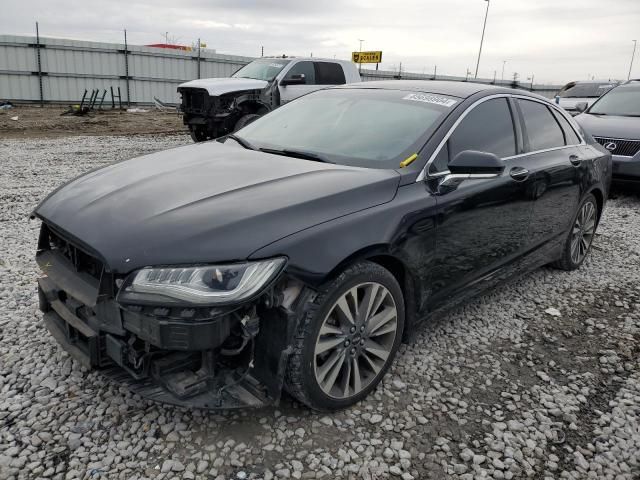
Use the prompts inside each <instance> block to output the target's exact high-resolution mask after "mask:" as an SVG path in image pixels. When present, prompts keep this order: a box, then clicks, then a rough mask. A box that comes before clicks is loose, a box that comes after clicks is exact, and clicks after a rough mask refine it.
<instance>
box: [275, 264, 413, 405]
mask: <svg viewBox="0 0 640 480" xmlns="http://www.w3.org/2000/svg"><path fill="white" fill-rule="evenodd" d="M303 315H304V316H303V318H302V319H301V321H300V325H299V327H298V332H297V335H296V338H295V340H294V353H293V354H292V356H291V357H290V360H289V366H288V370H287V377H286V389H287V391H288V392H289V393H290V394H292V395H293V396H294V397H296V398H297V399H298V400H300V401H301V402H303V403H305V404H306V405H308V406H310V407H311V408H314V409H317V410H336V409H340V408H345V407H348V406H349V405H352V404H354V403H356V402H358V401H360V400H362V399H363V398H364V397H366V396H367V395H368V394H369V393H370V392H371V391H372V390H373V389H374V388H375V387H376V386H377V385H378V383H379V382H380V380H381V379H382V377H383V376H384V374H385V373H386V371H387V369H388V368H389V366H390V365H391V363H392V362H393V359H394V357H395V354H396V352H397V350H398V347H399V345H400V342H401V340H402V332H403V328H404V315H405V312H404V300H403V297H402V291H401V289H400V286H399V285H398V282H397V281H396V279H395V278H394V277H393V275H391V273H389V272H388V271H387V270H386V269H384V268H383V267H381V266H379V265H377V264H375V263H371V262H363V263H358V264H355V265H353V266H351V267H350V268H348V269H347V270H345V271H344V272H343V273H342V274H341V275H340V276H339V277H338V278H336V279H335V280H333V281H332V282H330V283H329V284H327V285H326V286H324V287H323V288H322V289H321V290H320V292H319V294H318V296H317V297H316V298H315V300H314V301H313V302H312V303H311V304H310V305H308V306H307V309H306V311H305V312H304V314H303Z"/></svg>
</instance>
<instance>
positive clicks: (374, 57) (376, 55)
mask: <svg viewBox="0 0 640 480" xmlns="http://www.w3.org/2000/svg"><path fill="white" fill-rule="evenodd" d="M351 61H352V62H353V63H380V62H382V52H381V51H378V52H353V53H352V54H351Z"/></svg>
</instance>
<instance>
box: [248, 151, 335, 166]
mask: <svg viewBox="0 0 640 480" xmlns="http://www.w3.org/2000/svg"><path fill="white" fill-rule="evenodd" d="M260 151H261V152H265V153H273V154H274V155H284V156H285V157H293V158H301V159H302V160H313V161H314V162H324V163H333V162H332V161H330V160H327V159H326V158H325V157H323V156H322V155H318V154H317V153H311V152H304V151H300V150H291V149H288V148H285V149H282V150H278V149H275V148H261V149H260Z"/></svg>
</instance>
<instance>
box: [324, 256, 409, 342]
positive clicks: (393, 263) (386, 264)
mask: <svg viewBox="0 0 640 480" xmlns="http://www.w3.org/2000/svg"><path fill="white" fill-rule="evenodd" d="M362 261H369V262H373V263H376V264H378V265H380V266H381V267H383V268H385V269H386V270H388V271H389V272H390V273H391V275H393V276H394V278H395V279H396V280H397V282H398V284H399V285H400V289H401V290H402V295H403V297H404V306H405V327H404V335H403V338H404V339H405V340H406V339H407V338H409V335H410V334H411V332H412V331H413V328H414V326H415V323H416V317H417V315H416V312H417V310H416V292H417V291H419V290H418V286H417V285H416V282H417V276H416V275H414V274H413V272H412V271H411V268H410V267H409V266H408V265H407V264H406V262H404V261H403V260H402V259H401V258H399V257H398V256H397V255H394V254H393V253H391V252H390V250H389V247H388V245H374V246H370V247H366V248H364V249H362V250H359V251H357V252H354V253H353V254H351V255H349V256H348V257H346V258H344V259H343V260H342V261H341V262H339V263H338V264H337V265H336V266H335V267H334V268H333V269H332V270H331V272H330V273H329V275H327V277H326V278H327V279H332V278H335V277H337V276H338V275H340V273H341V272H342V271H344V270H345V269H346V268H348V267H349V266H350V265H353V264H354V263H357V262H362Z"/></svg>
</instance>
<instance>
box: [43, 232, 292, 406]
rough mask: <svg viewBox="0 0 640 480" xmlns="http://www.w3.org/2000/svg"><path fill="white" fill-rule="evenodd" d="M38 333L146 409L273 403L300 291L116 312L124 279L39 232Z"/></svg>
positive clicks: (284, 283)
mask: <svg viewBox="0 0 640 480" xmlns="http://www.w3.org/2000/svg"><path fill="white" fill-rule="evenodd" d="M36 259H37V263H38V265H39V266H40V268H41V270H42V272H43V274H44V275H43V276H42V277H41V278H40V279H39V280H38V291H39V301H40V309H41V310H42V311H43V312H44V323H45V325H46V327H47V329H48V330H49V331H50V332H51V334H52V335H53V336H54V337H55V338H56V340H57V341H58V342H59V343H60V344H61V345H62V346H63V348H64V349H65V350H66V351H67V352H68V353H69V354H70V355H71V356H72V357H73V358H75V359H76V360H77V361H78V362H80V363H81V364H82V365H84V366H85V367H87V368H89V369H100V370H101V371H103V372H104V373H106V374H107V375H109V376H110V377H112V378H113V379H115V380H116V381H118V382H121V383H124V384H127V385H128V386H129V387H130V388H131V389H132V390H133V391H135V392H136V393H139V394H140V395H141V396H143V397H147V398H149V399H152V400H156V401H160V402H166V403H171V404H176V405H181V406H187V407H197V408H224V409H227V408H238V407H259V406H263V405H268V404H273V403H277V402H278V400H279V398H280V393H281V389H282V385H283V378H284V372H285V368H286V362H287V357H288V354H289V349H288V345H289V344H290V343H291V339H292V334H293V331H294V330H293V328H294V327H295V320H294V319H295V318H296V314H295V313H294V310H295V308H296V306H297V305H298V304H299V302H300V301H301V300H300V299H301V298H302V296H303V295H300V292H301V291H302V288H301V285H300V284H298V283H297V282H295V281H293V280H286V279H284V278H280V279H278V281H277V282H276V283H274V284H273V285H272V286H270V287H269V289H268V290H267V291H265V292H264V293H263V294H261V295H260V296H259V297H257V298H254V299H253V300H251V301H248V302H246V303H244V304H240V305H235V306H216V307H211V306H184V305H182V306H180V305H175V306H154V305H149V304H140V305H135V304H124V305H123V304H122V303H119V302H117V301H116V296H117V294H118V291H119V289H120V288H122V285H123V282H124V277H123V276H120V275H115V274H112V273H110V271H109V268H108V266H107V265H105V264H104V262H103V261H102V260H101V258H100V255H99V254H98V253H97V252H94V251H92V250H91V249H90V248H88V247H86V246H84V245H81V244H80V243H79V242H77V241H74V240H72V239H71V238H70V236H68V235H66V234H64V233H62V232H60V231H58V230H56V229H55V227H53V226H51V225H48V224H47V223H46V222H45V223H43V224H42V228H41V232H40V238H39V244H38V253H37V256H36Z"/></svg>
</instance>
